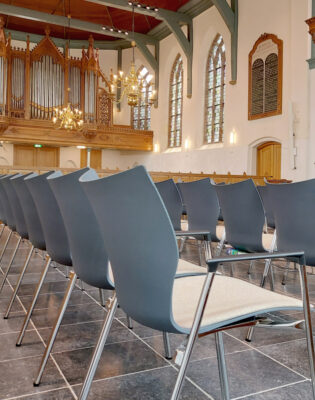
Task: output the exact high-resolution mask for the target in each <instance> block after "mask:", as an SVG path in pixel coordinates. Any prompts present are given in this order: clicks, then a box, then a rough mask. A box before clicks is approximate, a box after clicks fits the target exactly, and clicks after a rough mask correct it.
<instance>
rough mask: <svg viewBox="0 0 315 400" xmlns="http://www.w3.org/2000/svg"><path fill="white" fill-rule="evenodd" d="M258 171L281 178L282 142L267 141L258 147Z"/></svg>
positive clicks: (263, 174)
mask: <svg viewBox="0 0 315 400" xmlns="http://www.w3.org/2000/svg"><path fill="white" fill-rule="evenodd" d="M256 173H257V175H259V176H271V177H273V178H274V179H281V143H278V142H265V143H262V144H261V145H259V146H258V147H257V172H256Z"/></svg>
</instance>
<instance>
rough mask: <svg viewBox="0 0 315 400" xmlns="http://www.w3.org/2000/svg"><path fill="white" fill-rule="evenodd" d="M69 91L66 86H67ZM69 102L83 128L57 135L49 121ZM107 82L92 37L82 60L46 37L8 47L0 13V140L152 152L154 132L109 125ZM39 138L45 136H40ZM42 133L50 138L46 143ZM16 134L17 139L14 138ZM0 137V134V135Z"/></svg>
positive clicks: (110, 103) (47, 31)
mask: <svg viewBox="0 0 315 400" xmlns="http://www.w3.org/2000/svg"><path fill="white" fill-rule="evenodd" d="M69 89H70V90H69ZM68 102H70V103H71V104H72V106H73V107H75V108H78V109H80V110H82V115H83V120H84V125H83V130H82V132H80V133H79V132H72V133H69V132H66V131H63V132H62V133H63V136H62V135H60V133H58V134H57V133H56V132H55V130H54V128H53V124H52V122H51V120H52V117H53V115H54V109H55V108H56V107H65V106H66V105H67V104H68ZM112 103H113V102H112V99H111V96H110V85H109V82H108V80H107V78H106V76H105V75H104V73H103V72H102V71H101V68H100V65H99V56H98V50H97V49H94V40H93V37H92V36H90V37H89V46H88V49H87V50H85V49H82V56H81V58H76V57H69V49H68V48H67V47H66V48H65V49H64V51H63V52H62V51H61V50H60V49H58V48H57V46H56V45H55V44H54V42H53V39H52V38H51V37H50V30H49V27H47V28H46V31H45V36H44V37H43V39H42V40H41V41H40V42H39V43H38V44H37V45H36V46H35V47H34V48H33V49H32V50H31V49H30V41H29V38H28V39H27V41H26V49H21V48H16V47H12V46H11V38H10V35H9V37H8V38H6V37H5V33H4V29H3V18H2V17H0V133H1V136H2V140H6V139H9V140H11V141H13V142H14V141H19V142H21V141H23V137H24V141H25V142H32V137H31V136H32V135H31V134H30V130H32V131H33V133H34V138H33V141H35V142H38V141H39V140H41V142H44V143H45V142H46V143H53V144H60V145H74V144H86V145H88V146H90V147H110V148H126V149H135V150H152V132H151V131H138V130H134V129H132V128H131V127H130V126H115V125H114V124H113V104H112ZM40 136H43V137H42V138H41V137H40ZM45 137H46V139H47V137H48V139H47V140H48V142H47V141H45ZM15 138H16V139H17V140H15ZM0 140H1V137H0Z"/></svg>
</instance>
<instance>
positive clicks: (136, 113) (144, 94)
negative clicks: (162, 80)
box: [131, 66, 152, 130]
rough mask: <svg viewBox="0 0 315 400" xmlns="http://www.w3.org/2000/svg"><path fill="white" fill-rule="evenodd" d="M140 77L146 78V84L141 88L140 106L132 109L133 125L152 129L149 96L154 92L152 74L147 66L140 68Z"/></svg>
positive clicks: (138, 127)
mask: <svg viewBox="0 0 315 400" xmlns="http://www.w3.org/2000/svg"><path fill="white" fill-rule="evenodd" d="M138 76H139V78H142V79H144V81H145V82H146V85H145V86H143V88H142V90H141V102H140V104H139V105H138V106H136V107H132V109H131V126H132V127H133V129H142V130H146V129H150V126H151V107H150V106H149V96H150V93H152V85H151V83H150V82H151V79H152V75H150V74H149V71H148V70H147V68H146V67H143V66H142V67H140V68H139V70H138Z"/></svg>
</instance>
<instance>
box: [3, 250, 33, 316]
mask: <svg viewBox="0 0 315 400" xmlns="http://www.w3.org/2000/svg"><path fill="white" fill-rule="evenodd" d="M33 251H34V246H33V245H32V246H31V248H30V250H29V252H28V255H27V257H26V260H25V262H24V265H23V268H22V270H21V272H20V275H19V279H18V281H17V284H16V286H15V289H14V292H13V293H12V296H11V299H10V303H9V305H8V308H7V311H6V313H5V314H4V317H3V318H4V319H8V318H9V314H10V311H11V308H12V306H13V303H14V300H15V298H16V295H17V292H18V291H19V288H20V286H21V282H22V279H23V277H24V274H25V271H26V269H27V267H28V264H29V262H30V259H31V257H32V254H33Z"/></svg>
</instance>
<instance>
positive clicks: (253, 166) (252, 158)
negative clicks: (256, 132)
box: [247, 136, 283, 175]
mask: <svg viewBox="0 0 315 400" xmlns="http://www.w3.org/2000/svg"><path fill="white" fill-rule="evenodd" d="M268 142H269V143H270V142H275V143H279V144H280V145H281V171H282V162H283V157H282V155H283V154H282V150H283V141H282V140H281V139H279V138H277V137H274V136H265V137H262V138H259V139H256V140H254V141H253V142H252V143H250V144H249V145H248V157H247V171H248V174H250V175H256V172H257V149H258V147H259V146H261V145H262V144H264V143H268Z"/></svg>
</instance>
